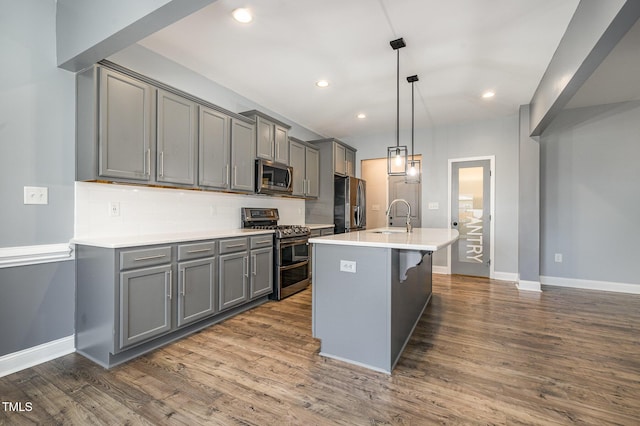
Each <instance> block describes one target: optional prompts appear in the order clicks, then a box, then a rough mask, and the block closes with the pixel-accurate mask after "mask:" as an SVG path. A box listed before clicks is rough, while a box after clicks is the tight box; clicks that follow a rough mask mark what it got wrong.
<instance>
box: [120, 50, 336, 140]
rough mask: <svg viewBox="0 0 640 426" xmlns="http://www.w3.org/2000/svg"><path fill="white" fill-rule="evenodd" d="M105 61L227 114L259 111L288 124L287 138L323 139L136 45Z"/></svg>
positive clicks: (275, 113)
mask: <svg viewBox="0 0 640 426" xmlns="http://www.w3.org/2000/svg"><path fill="white" fill-rule="evenodd" d="M108 59H109V60H110V61H112V62H114V63H117V64H118V65H121V66H123V67H125V68H129V69H131V70H133V71H136V72H139V73H140V74H143V75H145V76H147V77H151V78H153V79H155V80H158V81H160V82H161V83H164V84H168V85H169V86H172V87H175V88H176V89H180V90H182V91H185V92H187V93H190V94H192V95H194V96H197V97H199V98H201V99H204V100H206V101H209V102H211V103H213V104H215V105H218V106H220V107H222V108H225V109H227V110H229V111H232V112H242V111H248V110H252V109H258V110H260V111H262V112H264V113H265V114H269V115H271V116H272V117H274V118H277V119H279V120H281V121H283V122H285V123H287V124H290V125H291V130H289V136H293V137H296V138H298V139H301V140H313V139H320V138H322V137H324V136H322V135H319V134H317V133H314V132H312V131H311V130H309V129H306V128H305V127H302V126H300V125H298V124H297V123H295V122H293V121H291V120H289V119H288V118H287V117H284V116H282V115H280V114H278V113H277V112H275V111H272V110H270V109H268V108H267V107H265V106H262V105H259V104H257V103H255V102H253V101H252V100H250V99H247V98H245V97H243V96H241V95H239V94H238V93H236V92H234V91H232V90H230V89H228V88H226V87H224V86H221V85H219V84H218V83H216V82H214V81H211V80H209V79H207V78H205V77H204V76H202V75H200V74H196V73H195V72H193V71H191V70H190V69H188V68H186V67H184V66H182V65H180V64H178V63H176V62H173V61H170V60H168V59H167V58H165V57H164V56H160V55H158V54H157V53H155V52H152V51H151V50H149V49H147V48H145V47H142V46H140V45H139V44H134V45H131V46H129V47H128V48H126V49H124V50H122V51H120V52H118V53H116V54H115V55H112V56H110V57H109V58H108Z"/></svg>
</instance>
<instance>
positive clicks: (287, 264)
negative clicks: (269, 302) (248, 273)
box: [276, 237, 309, 298]
mask: <svg viewBox="0 0 640 426" xmlns="http://www.w3.org/2000/svg"><path fill="white" fill-rule="evenodd" d="M308 241H309V239H308V238H306V237H305V238H296V239H293V240H281V241H280V242H279V244H278V249H277V254H276V264H277V265H276V267H277V268H278V272H277V273H278V275H279V277H278V278H279V280H278V281H279V282H278V284H279V297H280V298H283V297H287V296H289V295H291V294H293V293H296V292H298V291H300V290H303V289H305V288H306V287H307V286H308V285H309V242H308Z"/></svg>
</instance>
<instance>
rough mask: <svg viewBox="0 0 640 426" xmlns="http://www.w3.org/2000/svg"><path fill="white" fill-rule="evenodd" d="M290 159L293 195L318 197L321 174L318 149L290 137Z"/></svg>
mask: <svg viewBox="0 0 640 426" xmlns="http://www.w3.org/2000/svg"><path fill="white" fill-rule="evenodd" d="M289 160H290V166H291V167H293V195H297V196H302V197H317V196H318V193H319V185H318V181H319V176H320V154H319V152H318V150H317V149H316V148H314V147H311V146H307V145H306V144H305V143H304V142H302V141H300V140H298V139H295V138H289Z"/></svg>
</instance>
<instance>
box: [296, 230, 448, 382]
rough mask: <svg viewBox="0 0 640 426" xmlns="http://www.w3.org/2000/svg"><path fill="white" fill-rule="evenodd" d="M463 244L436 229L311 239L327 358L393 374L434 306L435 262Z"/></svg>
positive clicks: (317, 326)
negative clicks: (436, 255)
mask: <svg viewBox="0 0 640 426" xmlns="http://www.w3.org/2000/svg"><path fill="white" fill-rule="evenodd" d="M457 239H458V231H456V230H454V229H436V228H415V229H414V230H413V231H412V232H410V233H408V232H406V231H405V230H404V229H403V228H380V229H373V230H365V231H359V232H350V233H346V234H337V235H332V236H327V237H320V238H312V239H310V240H309V242H310V243H312V244H313V256H312V259H313V285H312V289H313V295H312V297H313V302H312V303H313V336H314V337H316V338H318V339H320V341H321V346H320V355H323V356H326V357H329V358H335V359H338V360H342V361H345V362H349V363H352V364H356V365H361V366H363V367H367V368H370V369H373V370H377V371H382V372H385V373H389V374H390V373H391V371H392V370H393V368H394V366H395V365H396V363H397V362H398V359H399V358H400V355H401V354H402V351H403V349H404V347H405V345H406V344H407V342H408V341H409V339H410V337H411V334H412V333H413V329H414V328H415V326H416V324H417V323H418V321H419V320H420V317H421V315H422V313H423V312H424V309H425V308H426V306H427V305H428V303H429V300H430V299H431V280H432V277H431V273H432V271H431V268H432V254H433V252H434V251H436V250H439V249H442V248H445V247H447V246H448V245H450V244H452V243H453V242H454V241H456V240H457Z"/></svg>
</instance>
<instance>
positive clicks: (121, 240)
mask: <svg viewBox="0 0 640 426" xmlns="http://www.w3.org/2000/svg"><path fill="white" fill-rule="evenodd" d="M273 233H274V231H273V230H267V229H259V230H258V229H226V230H217V231H201V232H197V231H196V232H174V233H167V234H149V235H131V236H114V237H95V238H91V237H89V238H82V237H78V238H73V239H71V241H70V242H69V243H70V244H76V245H85V246H93V247H102V248H110V249H117V248H127V247H138V246H150V245H157V244H174V243H183V242H189V241H204V240H216V239H220V238H232V237H248V236H252V235H264V234H273Z"/></svg>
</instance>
